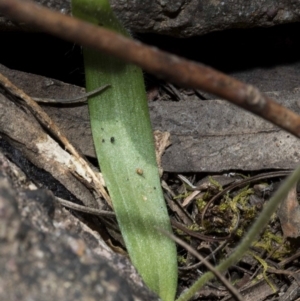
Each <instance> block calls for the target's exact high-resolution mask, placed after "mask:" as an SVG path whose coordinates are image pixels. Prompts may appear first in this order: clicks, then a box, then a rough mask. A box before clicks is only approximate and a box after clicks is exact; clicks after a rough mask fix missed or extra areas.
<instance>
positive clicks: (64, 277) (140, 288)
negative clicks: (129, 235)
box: [0, 151, 158, 301]
mask: <svg viewBox="0 0 300 301" xmlns="http://www.w3.org/2000/svg"><path fill="white" fill-rule="evenodd" d="M28 182H29V181H28V179H27V178H26V176H25V175H24V174H23V172H22V171H21V170H20V169H18V168H17V167H16V166H15V165H14V164H12V163H11V162H10V161H9V160H8V159H7V158H6V157H5V156H3V154H2V153H1V151H0V300H6V301H13V300H32V301H39V300H44V301H53V300H66V301H68V300H70V301H71V300H72V301H76V300H91V301H92V300H95V301H96V300H103V301H110V300H114V301H117V300H128V301H129V300H152V301H154V300H158V299H157V298H156V296H155V295H154V294H153V293H151V292H149V290H148V289H147V288H146V287H145V286H144V284H143V283H142V281H141V280H140V278H139V276H138V275H137V273H136V272H135V270H134V268H133V267H132V265H131V264H130V262H129V260H128V259H127V258H126V257H124V256H120V255H118V254H115V253H113V252H112V251H111V250H110V249H109V248H108V247H107V246H106V247H105V246H104V243H102V244H101V243H100V240H101V238H99V239H97V238H96V236H93V235H92V234H91V232H87V231H83V229H84V227H83V223H82V222H80V221H79V220H78V219H77V218H75V217H74V216H73V215H72V214H70V212H68V211H67V210H65V209H63V208H62V207H61V206H60V205H59V204H58V203H57V202H56V201H55V199H54V197H53V194H52V193H51V192H50V191H48V190H45V189H38V190H29V186H28ZM30 185H31V186H32V184H30ZM85 228H88V227H85ZM97 250H98V251H97Z"/></svg>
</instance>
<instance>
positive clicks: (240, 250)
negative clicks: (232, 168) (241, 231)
mask: <svg viewBox="0 0 300 301" xmlns="http://www.w3.org/2000/svg"><path fill="white" fill-rule="evenodd" d="M299 180H300V167H298V168H297V169H296V170H295V171H294V172H293V173H292V174H291V175H290V176H289V177H288V178H287V179H286V180H285V181H284V183H283V184H282V185H281V186H280V188H279V189H278V191H277V192H276V194H275V195H274V196H273V197H272V198H271V199H270V200H269V201H268V203H267V204H266V205H265V207H264V209H263V211H262V212H261V214H260V215H259V217H258V218H257V220H256V221H255V223H254V224H253V225H252V227H251V228H250V230H249V231H248V232H247V233H246V234H245V236H244V238H243V240H242V242H241V243H240V244H239V246H238V247H237V248H236V249H235V250H234V252H233V253H232V254H231V255H230V256H229V257H228V258H227V259H226V260H224V261H223V262H222V263H221V264H219V265H218V266H217V267H216V270H218V271H219V272H224V271H226V270H227V269H228V268H229V267H230V266H232V265H234V264H236V263H237V262H238V261H239V260H240V259H241V258H242V256H243V255H244V254H245V253H246V251H247V250H248V249H249V247H250V246H251V244H252V243H253V242H254V240H255V239H256V237H257V236H258V235H259V234H260V233H261V231H262V230H263V229H264V228H265V226H266V225H267V224H268V222H269V218H270V216H271V215H272V214H273V213H274V212H275V210H276V208H277V207H278V205H279V204H280V202H281V201H282V200H283V199H284V198H285V197H286V196H287V194H288V192H289V191H290V189H291V188H292V187H293V186H294V185H296V183H297V182H298V181H299ZM213 277H214V275H213V274H212V273H211V272H208V273H205V274H204V275H203V276H202V277H201V278H200V279H198V280H197V281H196V282H195V283H194V284H193V285H192V286H191V287H190V288H189V289H188V290H187V291H185V292H184V293H183V294H182V295H181V296H180V297H179V298H178V299H177V301H187V300H189V299H190V298H192V297H193V295H194V294H195V293H196V292H197V291H198V290H199V289H200V288H201V287H202V286H203V285H204V284H205V283H207V282H208V281H209V280H211V279H212V278H213Z"/></svg>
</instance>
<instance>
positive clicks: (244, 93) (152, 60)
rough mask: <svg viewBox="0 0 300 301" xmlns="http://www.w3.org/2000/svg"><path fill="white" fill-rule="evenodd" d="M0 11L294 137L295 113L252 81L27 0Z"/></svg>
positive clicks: (299, 120)
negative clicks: (211, 97) (207, 96)
mask: <svg viewBox="0 0 300 301" xmlns="http://www.w3.org/2000/svg"><path fill="white" fill-rule="evenodd" d="M0 11H1V12H2V13H3V14H4V15H6V16H8V17H10V18H11V19H13V20H15V21H18V22H25V23H27V24H28V25H32V26H33V27H34V28H37V29H39V30H41V31H44V32H48V33H51V34H53V35H56V36H58V37H61V38H63V39H66V40H68V41H72V42H75V43H78V44H81V45H83V46H85V47H89V48H93V49H95V50H99V51H102V52H104V53H107V54H110V55H113V56H116V57H118V58H120V59H122V60H125V61H127V62H130V63H134V64H136V65H138V66H140V67H142V68H143V69H145V70H146V71H148V72H150V73H153V74H156V75H159V76H160V77H162V78H164V79H165V80H168V81H171V82H174V83H177V84H178V85H181V86H184V87H188V88H193V89H201V90H203V91H206V92H209V93H213V94H215V95H218V96H220V97H222V98H224V99H227V100H229V101H230V102H232V103H234V104H236V105H238V106H240V107H242V108H244V109H247V110H249V111H251V112H253V113H255V114H257V115H259V116H261V117H263V118H265V119H266V120H268V121H270V122H272V123H274V124H276V125H278V126H280V127H281V128H283V129H285V130H287V131H288V132H290V133H292V134H293V135H295V136H297V137H300V116H299V115H297V114H296V113H294V112H293V111H291V110H288V109H286V108H284V107H283V106H281V105H279V104H278V103H276V102H275V101H273V100H272V99H271V98H269V97H267V96H264V95H262V94H261V93H260V92H259V91H258V90H257V89H256V88H255V87H253V86H251V85H246V84H244V83H242V82H240V81H238V80H235V79H233V78H231V77H229V76H226V75H225V74H223V73H221V72H218V71H216V70H214V69H212V68H209V67H207V66H204V65H202V64H199V63H194V62H191V61H188V60H185V59H182V58H180V57H178V56H175V55H170V54H168V53H166V52H163V51H159V50H158V49H156V48H153V47H148V46H145V45H143V44H142V43H140V42H136V41H133V40H130V39H127V38H125V37H123V36H120V35H118V34H116V33H114V32H112V31H109V30H106V29H103V28H101V27H97V26H94V25H91V24H89V23H86V22H83V21H80V20H78V19H75V18H71V17H69V16H65V15H62V14H60V13H56V12H53V11H51V10H49V9H46V8H43V7H42V6H39V5H36V4H34V3H32V2H30V1H24V0H22V1H20V0H0ZM123 49H126V51H123Z"/></svg>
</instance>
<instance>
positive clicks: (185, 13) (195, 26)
mask: <svg viewBox="0 0 300 301" xmlns="http://www.w3.org/2000/svg"><path fill="white" fill-rule="evenodd" d="M35 1H36V2H38V3H40V4H42V5H44V6H47V7H49V8H51V9H55V10H57V11H60V12H62V13H64V14H70V0H35ZM111 4H112V7H113V9H114V10H115V12H116V14H117V15H118V16H119V18H120V19H121V20H122V22H123V24H124V25H125V26H127V27H128V29H130V30H131V31H133V32H152V33H159V34H166V35H172V36H176V37H190V36H196V35H202V34H206V33H209V32H213V31H220V30H224V29H229V28H252V27H260V26H262V27H270V26H274V25H277V24H285V23H292V22H299V20H300V0H291V1H288V0H253V1H248V0H203V1H199V0H176V1H173V0H172V1H170V0H156V1H138V0H126V1H125V0H111ZM13 28H14V27H12V23H11V22H9V21H8V20H6V19H5V18H3V17H1V16H0V29H2V30H8V29H13Z"/></svg>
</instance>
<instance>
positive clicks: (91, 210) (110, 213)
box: [55, 197, 116, 217]
mask: <svg viewBox="0 0 300 301" xmlns="http://www.w3.org/2000/svg"><path fill="white" fill-rule="evenodd" d="M55 199H56V200H57V201H58V202H59V203H60V204H61V205H63V206H65V207H67V208H69V209H73V210H76V211H80V212H84V213H88V214H92V215H97V216H102V217H103V216H104V217H116V214H115V213H114V212H113V211H107V210H99V209H96V208H90V207H87V206H82V205H79V204H75V203H73V202H69V201H67V200H64V199H61V198H59V197H56V198H55Z"/></svg>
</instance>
